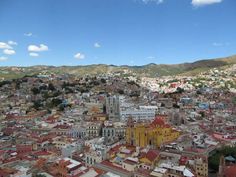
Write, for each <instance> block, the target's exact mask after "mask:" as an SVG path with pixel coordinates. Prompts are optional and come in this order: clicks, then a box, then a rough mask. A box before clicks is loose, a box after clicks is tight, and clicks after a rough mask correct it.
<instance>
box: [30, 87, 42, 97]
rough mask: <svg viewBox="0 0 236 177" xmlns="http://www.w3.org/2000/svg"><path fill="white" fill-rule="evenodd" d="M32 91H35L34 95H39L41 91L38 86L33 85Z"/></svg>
mask: <svg viewBox="0 0 236 177" xmlns="http://www.w3.org/2000/svg"><path fill="white" fill-rule="evenodd" d="M31 91H32V92H33V94H34V95H37V94H39V93H40V90H39V89H38V88H37V87H33V88H32V89H31Z"/></svg>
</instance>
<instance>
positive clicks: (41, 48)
mask: <svg viewBox="0 0 236 177" xmlns="http://www.w3.org/2000/svg"><path fill="white" fill-rule="evenodd" d="M28 51H29V52H43V51H48V46H46V45H44V44H40V45H39V46H37V45H29V46H28Z"/></svg>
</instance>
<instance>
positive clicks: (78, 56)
mask: <svg viewBox="0 0 236 177" xmlns="http://www.w3.org/2000/svg"><path fill="white" fill-rule="evenodd" d="M74 58H76V59H79V60H80V59H84V58H85V55H84V54H82V53H77V54H75V55H74Z"/></svg>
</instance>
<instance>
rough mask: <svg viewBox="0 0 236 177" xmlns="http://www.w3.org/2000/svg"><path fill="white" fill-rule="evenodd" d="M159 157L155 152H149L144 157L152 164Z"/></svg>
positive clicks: (157, 152)
mask: <svg viewBox="0 0 236 177" xmlns="http://www.w3.org/2000/svg"><path fill="white" fill-rule="evenodd" d="M158 156H159V151H157V150H149V151H148V152H147V153H146V154H145V156H144V157H146V158H147V159H148V160H149V161H151V162H153V161H154V160H155V159H156V158H157V157H158Z"/></svg>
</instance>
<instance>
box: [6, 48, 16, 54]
mask: <svg viewBox="0 0 236 177" xmlns="http://www.w3.org/2000/svg"><path fill="white" fill-rule="evenodd" d="M3 53H4V54H6V55H14V54H16V52H15V50H13V49H4V50H3Z"/></svg>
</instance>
